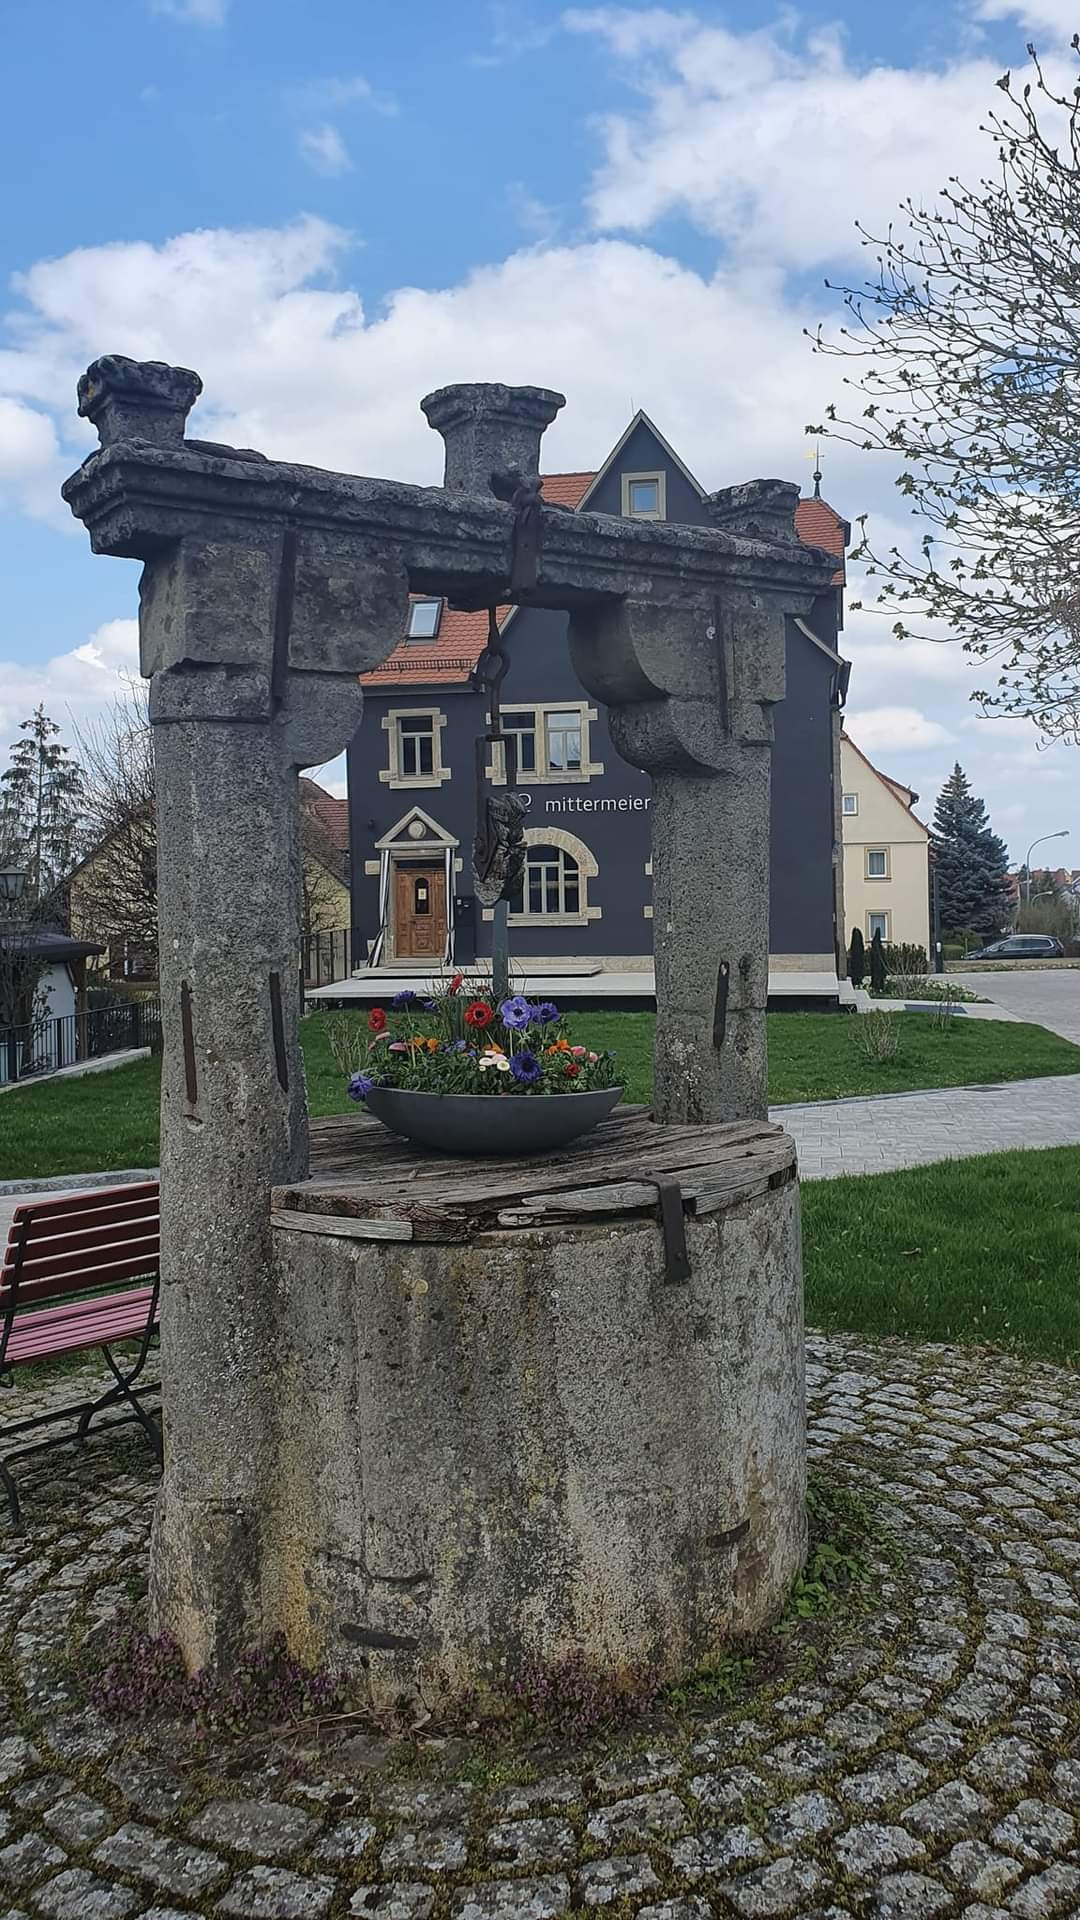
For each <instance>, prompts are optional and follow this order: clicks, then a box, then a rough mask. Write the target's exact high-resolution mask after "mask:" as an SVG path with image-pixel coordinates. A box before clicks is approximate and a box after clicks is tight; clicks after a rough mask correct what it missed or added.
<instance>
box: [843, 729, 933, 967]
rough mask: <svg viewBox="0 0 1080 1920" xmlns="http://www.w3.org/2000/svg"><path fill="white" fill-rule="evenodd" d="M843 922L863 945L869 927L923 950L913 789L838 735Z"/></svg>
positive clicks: (921, 868)
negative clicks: (859, 936)
mask: <svg viewBox="0 0 1080 1920" xmlns="http://www.w3.org/2000/svg"><path fill="white" fill-rule="evenodd" d="M840 776H841V778H840V784H841V801H840V805H841V819H842V829H843V849H844V921H845V925H846V929H847V938H848V940H849V941H850V939H851V935H852V933H853V931H854V929H855V928H856V927H859V928H860V929H861V931H862V936H863V939H864V940H865V941H866V944H867V946H869V944H870V942H871V940H872V939H873V937H874V935H875V933H880V935H881V937H882V939H883V940H886V941H893V942H894V943H896V944H898V945H899V944H902V943H905V942H909V941H910V942H912V943H913V944H914V945H916V946H919V947H922V948H923V950H924V952H926V954H927V956H928V957H929V952H930V852H929V849H930V834H929V830H928V829H927V828H926V827H924V826H923V823H922V821H921V820H919V819H917V818H916V816H915V814H914V813H913V812H912V808H913V807H914V805H915V802H916V800H917V799H918V797H919V796H918V794H917V793H915V792H914V790H913V789H912V788H911V787H905V786H903V785H902V784H901V782H900V781H899V780H890V779H889V777H888V775H887V774H884V773H879V772H878V769H877V768H876V767H875V766H872V765H871V763H870V761H869V760H868V759H867V758H866V755H865V754H864V753H860V751H859V749H858V747H857V746H856V745H855V742H854V740H852V739H851V738H850V737H849V736H848V735H847V734H846V733H844V734H841V736H840Z"/></svg>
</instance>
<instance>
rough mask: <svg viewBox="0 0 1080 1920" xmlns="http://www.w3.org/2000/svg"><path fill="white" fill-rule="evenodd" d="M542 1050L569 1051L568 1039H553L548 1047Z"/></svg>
mask: <svg viewBox="0 0 1080 1920" xmlns="http://www.w3.org/2000/svg"><path fill="white" fill-rule="evenodd" d="M544 1052H545V1053H569V1052H571V1046H570V1042H569V1040H553V1041H552V1043H551V1045H550V1047H545V1048H544Z"/></svg>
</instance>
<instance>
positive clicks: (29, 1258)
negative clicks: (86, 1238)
mask: <svg viewBox="0 0 1080 1920" xmlns="http://www.w3.org/2000/svg"><path fill="white" fill-rule="evenodd" d="M116 1231H117V1229H115V1228H109V1229H108V1234H109V1235H110V1236H111V1235H112V1234H113V1233H114V1232H116ZM159 1247H160V1241H159V1238H158V1232H157V1222H156V1221H150V1220H148V1221H145V1222H144V1223H143V1224H142V1226H141V1227H140V1229H139V1231H138V1233H137V1234H132V1235H131V1237H130V1238H128V1239H123V1240H114V1239H112V1238H111V1237H107V1238H102V1239H98V1240H96V1241H90V1242H88V1243H87V1245H86V1246H84V1247H78V1248H74V1247H73V1246H72V1243H71V1241H70V1240H69V1241H67V1242H66V1243H61V1244H59V1245H57V1246H56V1249H55V1251H54V1250H53V1246H52V1244H50V1243H49V1242H45V1243H42V1242H40V1241H36V1240H31V1242H30V1244H29V1246H28V1247H27V1249H26V1252H25V1254H24V1256H23V1259H22V1262H21V1264H20V1266H19V1270H18V1274H19V1289H20V1292H21V1290H22V1288H23V1287H25V1286H27V1285H28V1284H29V1283H30V1282H31V1281H37V1280H66V1281H67V1284H68V1289H69V1291H70V1290H71V1288H73V1287H77V1286H79V1285H86V1286H91V1287H92V1286H96V1285H97V1284H98V1283H97V1282H96V1281H95V1280H87V1281H85V1282H80V1280H79V1277H78V1276H79V1275H80V1274H82V1273H89V1272H91V1271H92V1270H94V1269H96V1268H98V1267H109V1266H112V1265H114V1264H117V1263H122V1264H123V1265H125V1266H127V1265H128V1264H129V1263H130V1262H131V1261H132V1260H145V1261H146V1262H147V1270H148V1271H149V1270H150V1268H152V1267H155V1266H156V1265H157V1260H158V1250H159ZM10 1279H11V1276H10V1275H8V1276H7V1282H8V1284H10ZM4 1284H5V1277H4V1276H3V1275H0V1288H2V1287H3V1286H4Z"/></svg>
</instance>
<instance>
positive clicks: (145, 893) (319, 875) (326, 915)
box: [67, 776, 350, 986]
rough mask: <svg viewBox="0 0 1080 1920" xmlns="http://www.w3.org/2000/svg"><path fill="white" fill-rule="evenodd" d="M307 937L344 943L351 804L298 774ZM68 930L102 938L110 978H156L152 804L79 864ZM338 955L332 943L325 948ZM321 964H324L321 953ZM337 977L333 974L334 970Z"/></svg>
mask: <svg viewBox="0 0 1080 1920" xmlns="http://www.w3.org/2000/svg"><path fill="white" fill-rule="evenodd" d="M300 843H301V850H302V856H303V890H304V891H303V900H302V907H301V923H302V927H303V933H304V939H305V942H306V943H310V942H311V941H312V940H313V939H314V938H315V936H317V935H329V936H332V937H333V936H337V937H338V939H339V943H340V942H341V941H344V940H347V938H348V928H349V916H350V894H349V813H348V802H347V801H345V800H339V799H338V798H336V796H335V795H334V794H331V793H327V791H326V789H325V788H324V787H320V786H319V785H318V783H317V782H316V781H314V780H309V779H308V778H307V777H306V776H301V779H300ZM67 917H68V923H69V926H70V928H71V932H72V933H73V934H74V935H76V936H77V937H78V938H80V939H83V940H92V939H95V938H96V939H99V940H100V941H101V942H103V946H102V947H98V948H97V951H98V952H99V953H103V954H104V957H103V959H102V960H101V962H100V964H99V967H98V969H97V971H98V973H99V974H107V975H108V977H109V978H110V979H111V980H113V981H121V980H124V981H129V982H137V983H138V984H139V985H141V986H153V984H154V983H155V982H156V980H157V834H156V829H155V826H154V820H153V810H152V807H151V806H150V804H149V803H147V805H146V806H145V808H143V809H142V810H140V812H139V813H138V814H136V815H133V816H132V817H131V819H130V820H128V821H126V822H125V823H124V826H123V827H122V828H121V829H119V830H118V831H117V832H116V833H115V834H114V835H113V836H112V837H111V838H110V839H108V840H105V841H103V842H102V843H101V845H100V846H97V847H95V848H94V849H93V850H92V851H91V852H90V853H89V854H87V856H86V858H85V859H84V860H83V861H82V862H81V863H80V865H79V866H78V867H76V869H75V872H74V873H73V874H72V876H71V879H70V880H69V881H68V885H67ZM325 953H326V954H327V955H329V954H331V953H333V954H334V955H335V957H337V948H334V947H326V948H325ZM320 964H322V965H325V958H323V959H322V960H321V962H320ZM334 977H335V978H336V977H337V975H336V974H335V975H334ZM98 984H100V981H99V982H98Z"/></svg>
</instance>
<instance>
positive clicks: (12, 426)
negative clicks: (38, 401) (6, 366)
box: [0, 393, 65, 519]
mask: <svg viewBox="0 0 1080 1920" xmlns="http://www.w3.org/2000/svg"><path fill="white" fill-rule="evenodd" d="M64 464H65V463H64V461H63V459H62V458H61V454H60V444H59V440H58V438H57V434H56V428H55V427H54V425H53V422H52V421H51V419H50V418H49V416H48V414H46V413H42V412H41V411H40V410H39V409H38V408H37V407H28V406H26V405H25V403H24V402H23V401H21V400H17V399H14V398H12V397H11V396H10V395H4V394H2V393H0V501H4V500H5V498H12V499H14V501H15V502H16V503H19V504H21V505H22V506H24V507H25V508H26V510H27V511H28V512H30V513H32V514H33V515H34V516H35V517H41V518H46V519H53V518H56V519H59V517H60V515H59V511H58V509H59V505H60V502H59V496H58V492H57V489H58V487H59V484H60V480H61V479H62V477H63V467H64Z"/></svg>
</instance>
